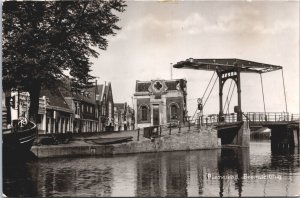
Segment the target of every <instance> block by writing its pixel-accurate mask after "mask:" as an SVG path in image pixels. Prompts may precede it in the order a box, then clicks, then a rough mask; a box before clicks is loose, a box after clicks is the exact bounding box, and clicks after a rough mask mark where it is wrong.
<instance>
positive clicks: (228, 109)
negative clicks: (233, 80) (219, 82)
mask: <svg viewBox="0 0 300 198" xmlns="http://www.w3.org/2000/svg"><path fill="white" fill-rule="evenodd" d="M234 89H235V84H234V85H233V89H232V92H231V96H230V100H229V102H228V106H227V110H226V111H227V114H228V113H229V105H230V102H231V99H232V96H233V91H234Z"/></svg>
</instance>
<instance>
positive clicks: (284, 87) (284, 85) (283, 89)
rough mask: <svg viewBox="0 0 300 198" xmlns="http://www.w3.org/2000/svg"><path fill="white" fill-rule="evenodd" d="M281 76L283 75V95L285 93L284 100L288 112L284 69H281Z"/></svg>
mask: <svg viewBox="0 0 300 198" xmlns="http://www.w3.org/2000/svg"><path fill="white" fill-rule="evenodd" d="M281 74H282V82H283V93H284V100H285V111H286V112H288V109H287V103H286V92H285V84H284V76H283V69H282V68H281Z"/></svg>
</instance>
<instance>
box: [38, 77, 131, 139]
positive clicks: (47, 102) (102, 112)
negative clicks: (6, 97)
mask: <svg viewBox="0 0 300 198" xmlns="http://www.w3.org/2000/svg"><path fill="white" fill-rule="evenodd" d="M121 106H122V107H121V108H119V107H120V105H119V104H117V109H118V110H120V112H121V113H120V114H119V116H120V118H121V117H123V121H122V122H121V119H119V117H118V116H116V114H115V113H116V112H115V111H114V110H115V104H114V101H113V93H112V86H111V83H110V82H109V83H108V84H106V83H105V84H100V85H98V84H97V82H96V85H95V86H92V87H91V88H86V89H73V88H72V87H71V81H70V79H68V78H67V79H65V84H64V85H63V86H59V87H57V88H54V89H51V90H48V89H42V91H41V94H40V104H39V117H38V123H37V124H38V129H39V132H40V133H44V134H46V133H65V132H74V133H82V132H100V131H114V130H132V129H134V111H133V109H132V108H130V107H129V106H128V105H127V103H123V105H121Z"/></svg>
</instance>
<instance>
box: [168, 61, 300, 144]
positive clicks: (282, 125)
mask: <svg viewBox="0 0 300 198" xmlns="http://www.w3.org/2000/svg"><path fill="white" fill-rule="evenodd" d="M174 68H185V69H194V70H206V71H214V74H215V73H217V76H218V77H217V78H216V79H215V82H216V81H217V79H219V114H217V115H216V114H215V115H207V116H203V115H202V108H203V106H205V104H206V101H207V99H208V97H209V96H210V93H209V95H208V97H207V99H206V101H205V103H204V105H202V99H203V97H204V95H205V93H206V91H205V93H204V94H203V97H202V98H200V99H199V101H198V102H199V107H198V108H199V110H200V113H199V115H200V116H199V117H198V124H199V127H200V126H201V125H205V124H206V125H214V126H216V128H217V130H218V137H219V138H221V142H222V144H236V145H240V146H243V147H248V146H249V141H250V127H255V126H256V127H257V126H261V127H268V128H270V129H271V137H272V138H271V142H272V148H278V147H291V146H295V145H299V115H298V114H297V115H296V114H289V113H288V110H287V102H286V95H285V85H284V78H283V70H282V67H281V66H278V65H270V64H264V63H258V62H253V61H247V60H241V59H192V58H190V59H187V60H185V61H180V62H178V63H176V64H175V65H174ZM276 70H281V71H282V80H283V88H284V97H285V108H286V111H285V112H282V113H277V112H276V113H274V112H272V113H271V112H266V108H265V101H264V91H263V84H262V75H261V74H263V73H267V72H271V71H276ZM241 73H257V74H260V77H261V86H262V95H263V102H264V112H263V113H256V112H249V113H244V112H243V111H242V108H241V104H242V100H241V75H240V74H241ZM214 74H213V76H212V78H211V80H212V79H213V77H214ZM228 79H231V80H233V81H234V82H235V84H234V88H235V86H236V87H237V103H238V104H237V106H235V107H234V112H235V113H231V114H229V111H228V109H227V114H224V110H225V108H226V106H228V107H229V104H230V101H231V97H232V93H233V90H234V88H233V89H232V92H231V96H230V99H229V100H228V95H229V91H230V89H231V84H230V87H229V90H228V94H227V97H226V101H225V104H223V87H224V84H225V82H226V81H227V80H228ZM211 80H210V82H211ZM210 82H209V85H210ZM215 82H214V84H213V87H212V89H213V88H214V85H215ZM209 85H208V86H209ZM207 88H208V87H207ZM207 88H206V90H207ZM226 103H227V104H226Z"/></svg>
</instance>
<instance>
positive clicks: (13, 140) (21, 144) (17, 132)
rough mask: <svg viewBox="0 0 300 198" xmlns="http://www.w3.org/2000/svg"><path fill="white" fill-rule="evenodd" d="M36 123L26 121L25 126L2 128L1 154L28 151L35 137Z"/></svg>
mask: <svg viewBox="0 0 300 198" xmlns="http://www.w3.org/2000/svg"><path fill="white" fill-rule="evenodd" d="M36 134H37V129H36V124H34V123H33V122H28V124H27V125H26V126H23V127H19V126H15V127H12V128H7V129H2V141H3V144H2V145H3V154H5V155H6V154H7V155H10V154H12V153H14V154H15V153H21V152H26V151H30V149H31V146H32V144H33V142H34V140H35V138H36Z"/></svg>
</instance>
